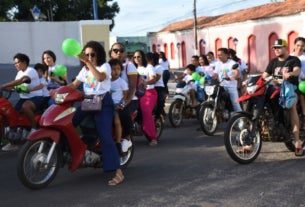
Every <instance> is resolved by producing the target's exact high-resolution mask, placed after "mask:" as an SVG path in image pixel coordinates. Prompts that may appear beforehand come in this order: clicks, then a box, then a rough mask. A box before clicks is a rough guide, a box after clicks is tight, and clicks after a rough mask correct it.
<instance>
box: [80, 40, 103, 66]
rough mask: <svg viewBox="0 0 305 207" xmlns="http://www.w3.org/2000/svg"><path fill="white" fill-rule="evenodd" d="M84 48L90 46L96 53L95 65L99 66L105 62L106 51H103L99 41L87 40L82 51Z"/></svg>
mask: <svg viewBox="0 0 305 207" xmlns="http://www.w3.org/2000/svg"><path fill="white" fill-rule="evenodd" d="M86 48H92V49H93V50H94V52H95V53H96V64H97V66H101V65H103V64H104V63H105V62H106V52H105V49H104V47H103V45H101V43H99V42H97V41H89V42H87V44H86V45H85V46H84V48H83V50H82V52H84V51H85V50H86Z"/></svg>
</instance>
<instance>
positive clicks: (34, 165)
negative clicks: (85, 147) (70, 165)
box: [17, 139, 60, 189]
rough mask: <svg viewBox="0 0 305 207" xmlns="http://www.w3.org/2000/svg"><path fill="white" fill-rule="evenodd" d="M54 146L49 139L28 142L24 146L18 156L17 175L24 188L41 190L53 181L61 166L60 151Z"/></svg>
mask: <svg viewBox="0 0 305 207" xmlns="http://www.w3.org/2000/svg"><path fill="white" fill-rule="evenodd" d="M54 144H55V143H54V142H53V141H51V140H49V139H41V140H36V141H27V142H26V143H25V144H24V145H23V146H22V148H21V151H20V153H19V156H18V162H17V175H18V178H19V180H20V181H21V183H22V184H23V185H24V186H26V187H28V188H30V189H41V188H44V187H46V186H47V185H49V184H50V183H51V182H52V181H53V179H54V178H55V176H56V174H57V172H58V169H59V166H60V165H59V157H60V156H59V150H58V148H57V146H56V145H54ZM54 146H55V148H54ZM52 150H53V153H52ZM48 156H49V162H47V160H48Z"/></svg>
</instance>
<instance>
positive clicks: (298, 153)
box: [294, 141, 304, 157]
mask: <svg viewBox="0 0 305 207" xmlns="http://www.w3.org/2000/svg"><path fill="white" fill-rule="evenodd" d="M296 143H297V142H296ZM296 143H295V144H296ZM299 143H300V145H299V147H295V151H294V154H295V156H297V157H301V156H303V155H304V149H303V142H301V141H299Z"/></svg>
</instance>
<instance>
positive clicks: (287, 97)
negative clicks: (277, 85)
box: [279, 80, 297, 109]
mask: <svg viewBox="0 0 305 207" xmlns="http://www.w3.org/2000/svg"><path fill="white" fill-rule="evenodd" d="M295 90H296V86H295V85H293V84H292V83H290V82H289V81H287V80H284V81H283V83H282V85H281V92H280V98H279V104H280V106H281V107H283V108H284V109H290V108H291V107H292V106H293V105H294V104H295V103H296V101H297V94H296V92H295Z"/></svg>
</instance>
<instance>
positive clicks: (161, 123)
mask: <svg viewBox="0 0 305 207" xmlns="http://www.w3.org/2000/svg"><path fill="white" fill-rule="evenodd" d="M161 116H162V115H161ZM155 127H156V132H157V139H158V140H160V137H161V135H162V132H163V128H164V121H163V119H162V118H161V117H159V118H156V119H155Z"/></svg>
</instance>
